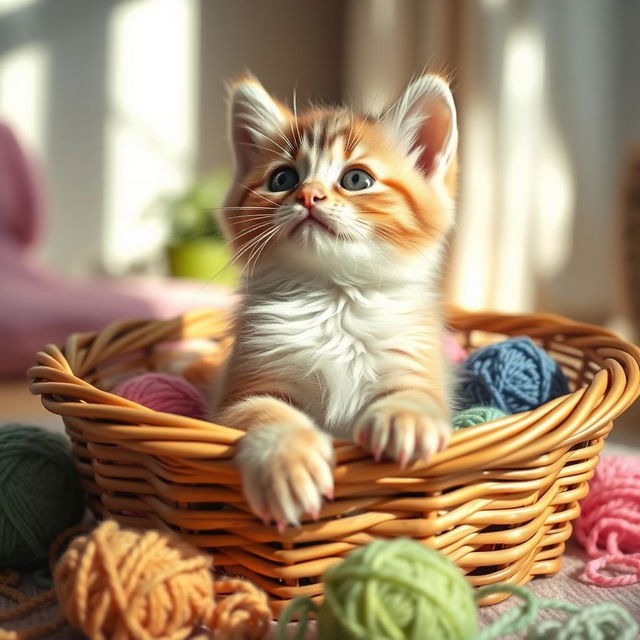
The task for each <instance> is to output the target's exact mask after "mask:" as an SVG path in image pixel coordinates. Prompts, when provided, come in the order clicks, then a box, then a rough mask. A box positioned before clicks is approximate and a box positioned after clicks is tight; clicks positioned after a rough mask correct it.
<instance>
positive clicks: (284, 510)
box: [236, 424, 333, 531]
mask: <svg viewBox="0 0 640 640" xmlns="http://www.w3.org/2000/svg"><path fill="white" fill-rule="evenodd" d="M236 462H237V464H238V466H239V468H240V473H241V474H242V482H243V487H244V493H245V496H246V498H247V501H248V502H249V506H250V507H251V509H252V510H253V511H254V513H256V514H257V515H258V516H259V517H260V518H261V519H262V520H263V521H264V522H265V524H268V523H269V522H271V521H272V520H275V522H276V524H277V526H278V530H279V531H282V530H284V528H285V526H286V525H287V524H293V525H299V524H300V517H301V515H302V514H303V513H309V514H311V516H312V517H314V518H317V517H318V514H319V513H320V508H321V506H322V496H325V497H327V498H333V473H332V467H333V445H332V442H331V437H330V436H329V435H327V434H326V433H323V432H322V431H319V430H318V429H316V428H314V427H312V426H308V425H304V426H301V425H295V424H288V425H283V424H270V425H265V426H260V427H255V428H253V429H251V430H250V431H248V432H247V434H246V435H245V436H244V438H242V440H241V441H240V444H239V449H238V454H237V456H236Z"/></svg>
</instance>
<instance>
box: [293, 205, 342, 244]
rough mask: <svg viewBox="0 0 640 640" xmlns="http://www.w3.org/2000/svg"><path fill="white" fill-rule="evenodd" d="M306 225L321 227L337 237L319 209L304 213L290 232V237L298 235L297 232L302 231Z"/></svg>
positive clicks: (308, 210) (315, 208)
mask: <svg viewBox="0 0 640 640" xmlns="http://www.w3.org/2000/svg"><path fill="white" fill-rule="evenodd" d="M305 224H310V225H315V226H318V227H321V228H322V229H324V231H326V232H327V233H329V234H331V235H332V236H335V235H336V232H335V231H334V230H333V229H332V228H331V226H330V225H329V222H328V221H327V220H326V218H325V217H324V216H323V215H322V213H321V212H320V211H319V210H318V208H317V207H314V208H312V209H307V210H306V211H304V212H303V213H302V217H301V218H300V220H298V222H296V223H295V225H294V227H293V229H291V231H290V232H289V237H291V236H292V235H293V234H294V233H296V231H298V230H300V229H301V228H302V227H303V225H305Z"/></svg>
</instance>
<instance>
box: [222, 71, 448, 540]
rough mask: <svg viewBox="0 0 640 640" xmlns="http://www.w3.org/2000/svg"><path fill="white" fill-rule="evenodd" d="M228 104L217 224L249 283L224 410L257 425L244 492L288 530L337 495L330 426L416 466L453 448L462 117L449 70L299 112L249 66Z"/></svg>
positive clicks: (233, 419) (241, 459)
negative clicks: (448, 349)
mask: <svg viewBox="0 0 640 640" xmlns="http://www.w3.org/2000/svg"><path fill="white" fill-rule="evenodd" d="M230 115H231V117H230V125H231V138H232V143H233V150H234V155H235V164H236V176H235V180H234V184H233V186H232V187H231V188H230V190H229V193H228V195H227V198H226V202H225V207H224V212H223V214H222V216H221V222H222V226H223V228H224V230H225V233H226V235H227V236H228V237H229V239H230V241H231V244H232V247H233V250H234V254H235V255H234V258H235V260H236V261H237V262H238V263H239V264H241V265H242V267H243V282H242V286H241V291H242V292H243V293H244V294H245V297H244V301H243V304H242V306H241V307H240V308H239V310H238V316H237V322H236V341H235V344H234V348H233V352H232V354H231V356H230V358H229V360H228V362H227V363H226V366H225V370H224V374H223V375H222V376H221V379H220V384H219V387H218V388H217V390H216V393H215V401H214V408H213V417H214V419H215V420H217V421H219V422H222V423H226V424H230V425H232V426H236V427H239V428H242V429H246V431H247V434H246V436H245V437H244V438H243V440H242V441H241V444H240V446H239V453H238V456H237V459H236V462H237V464H238V466H239V469H240V471H241V474H242V478H243V485H244V491H245V493H246V495H247V499H248V501H249V504H250V506H251V508H252V509H253V510H254V511H255V512H256V513H257V514H259V515H260V517H262V518H263V520H265V521H270V520H275V521H276V523H277V524H278V527H279V528H282V527H283V526H284V525H285V524H286V523H291V524H298V523H299V522H300V520H301V517H302V514H304V513H309V514H310V515H311V516H312V517H314V518H315V517H317V516H318V514H319V512H320V509H321V504H322V497H323V495H324V496H325V497H327V496H331V495H332V492H333V478H332V474H331V468H332V448H331V435H333V436H338V437H341V438H353V439H354V440H355V441H356V442H358V443H360V444H361V446H363V447H364V448H365V449H367V450H368V451H370V452H371V453H372V454H373V455H374V457H375V458H376V459H381V458H383V457H385V458H390V459H393V460H397V461H398V462H399V463H400V464H401V465H403V466H404V465H406V464H408V463H409V462H412V461H415V460H422V461H428V459H429V458H430V457H431V456H432V455H433V454H434V453H435V452H437V451H440V450H441V449H443V448H444V447H445V446H446V445H447V442H448V437H449V431H450V427H449V408H450V404H451V386H452V384H451V374H450V372H449V371H448V368H447V365H446V361H445V358H444V356H443V353H442V321H441V318H440V312H439V308H438V302H437V282H438V274H439V271H440V263H441V260H442V256H443V253H444V245H445V242H446V238H447V235H448V233H449V231H450V230H451V227H452V226H453V222H454V200H453V198H454V196H455V189H456V160H455V150H456V145H457V128H456V114H455V107H454V105H453V99H452V97H451V93H450V91H449V89H448V87H447V85H446V83H445V82H444V81H443V80H442V79H440V78H437V77H435V76H425V77H423V78H419V79H418V80H416V81H415V82H413V83H412V84H411V85H410V86H409V87H408V88H407V90H406V91H405V92H404V94H403V95H402V96H401V97H400V99H399V100H398V102H397V103H396V104H395V105H393V106H392V107H391V108H389V109H388V110H387V111H386V112H385V113H384V114H383V115H376V114H367V115H362V114H357V113H354V112H352V111H350V110H348V109H345V108H342V107H339V108H338V107H337V108H314V109H310V110H308V111H307V112H305V113H302V114H298V113H297V109H295V108H294V111H293V113H292V112H291V110H289V109H288V108H287V107H286V106H284V105H282V104H280V103H279V102H277V101H275V100H274V99H273V98H272V97H271V96H270V95H269V94H268V93H267V92H266V91H265V90H264V89H263V88H262V86H261V85H260V83H259V82H257V81H256V80H255V79H252V78H249V79H244V80H241V81H239V82H238V83H237V84H236V85H235V86H234V87H233V88H232V94H231V114H230ZM274 172H275V173H274ZM282 172H284V173H282ZM348 176H350V177H353V176H357V178H358V179H357V180H356V179H354V180H353V181H352V182H349V181H348V180H347V177H348ZM276 178H277V180H276Z"/></svg>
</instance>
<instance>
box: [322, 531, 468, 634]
mask: <svg viewBox="0 0 640 640" xmlns="http://www.w3.org/2000/svg"><path fill="white" fill-rule="evenodd" d="M322 580H323V582H324V586H325V600H324V602H323V604H322V606H321V607H320V611H319V613H318V624H319V637H320V638H322V639H323V640H328V639H329V638H331V639H332V640H334V639H335V640H425V638H428V639H429V640H466V639H468V638H471V637H473V635H474V634H475V633H476V632H477V630H478V616H477V608H476V603H475V600H474V597H473V592H472V589H471V587H470V586H469V584H468V583H467V581H466V580H465V578H464V576H463V575H462V573H461V571H460V570H459V569H458V567H456V566H455V565H454V564H453V563H452V562H451V561H450V560H449V559H448V558H447V557H446V556H444V555H443V554H442V553H440V552H438V551H434V550H433V549H430V548H429V547H426V546H425V545H423V544H421V543H419V542H416V541H414V540H410V539H408V538H397V539H395V540H391V541H388V540H376V541H375V542H372V543H370V544H368V545H366V546H365V547H361V548H359V549H356V550H355V551H353V552H351V553H350V554H349V555H348V556H347V558H346V560H345V561H344V562H342V563H341V564H339V565H336V566H335V567H332V568H331V569H329V570H328V571H326V572H325V574H324V576H323V578H322Z"/></svg>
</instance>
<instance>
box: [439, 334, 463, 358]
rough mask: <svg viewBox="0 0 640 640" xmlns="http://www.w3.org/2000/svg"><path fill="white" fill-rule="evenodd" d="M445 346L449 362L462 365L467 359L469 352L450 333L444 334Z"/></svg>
mask: <svg viewBox="0 0 640 640" xmlns="http://www.w3.org/2000/svg"><path fill="white" fill-rule="evenodd" d="M443 345H444V355H445V356H446V357H447V359H448V360H449V362H453V363H454V364H460V363H461V362H463V361H464V360H466V359H467V352H466V351H465V350H464V349H463V348H462V347H461V346H460V343H459V342H458V341H457V340H456V339H455V338H454V337H453V336H452V335H451V334H450V333H445V334H444V339H443Z"/></svg>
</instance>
